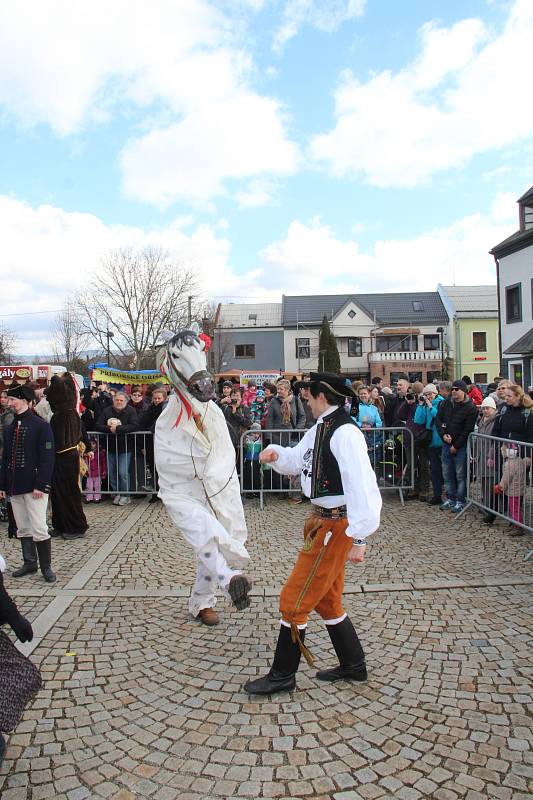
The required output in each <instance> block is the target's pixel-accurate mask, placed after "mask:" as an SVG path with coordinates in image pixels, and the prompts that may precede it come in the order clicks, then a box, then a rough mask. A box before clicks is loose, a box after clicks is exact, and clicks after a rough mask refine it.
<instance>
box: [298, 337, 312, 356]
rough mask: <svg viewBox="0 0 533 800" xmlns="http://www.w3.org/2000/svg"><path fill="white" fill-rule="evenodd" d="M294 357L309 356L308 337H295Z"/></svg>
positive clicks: (309, 342) (309, 341)
mask: <svg viewBox="0 0 533 800" xmlns="http://www.w3.org/2000/svg"><path fill="white" fill-rule="evenodd" d="M296 358H311V340H310V339H309V338H307V339H306V338H298V339H296Z"/></svg>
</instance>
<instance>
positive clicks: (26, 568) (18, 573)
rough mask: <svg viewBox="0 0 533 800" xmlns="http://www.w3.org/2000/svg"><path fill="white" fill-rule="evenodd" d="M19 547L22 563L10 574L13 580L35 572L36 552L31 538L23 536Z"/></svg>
mask: <svg viewBox="0 0 533 800" xmlns="http://www.w3.org/2000/svg"><path fill="white" fill-rule="evenodd" d="M20 546H21V547H22V561H23V563H22V566H21V567H19V569H16V570H15V571H14V572H12V573H11V575H12V576H13V577H14V578H22V577H23V576H24V575H29V574H30V573H31V572H37V550H36V549H35V542H34V541H33V539H32V538H31V536H23V537H22V538H21V540H20Z"/></svg>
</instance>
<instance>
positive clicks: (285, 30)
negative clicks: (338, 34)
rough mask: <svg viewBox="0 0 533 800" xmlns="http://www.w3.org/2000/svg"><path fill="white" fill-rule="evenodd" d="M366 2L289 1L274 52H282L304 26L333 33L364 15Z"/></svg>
mask: <svg viewBox="0 0 533 800" xmlns="http://www.w3.org/2000/svg"><path fill="white" fill-rule="evenodd" d="M365 7H366V0H287V2H286V3H285V7H284V9H283V13H282V20H281V24H280V26H279V28H278V29H277V31H276V33H275V36H274V44H273V46H274V50H281V49H282V48H283V47H284V45H285V44H287V42H288V41H289V40H290V39H292V38H294V37H295V36H296V35H297V34H298V32H299V31H300V29H301V28H302V27H303V26H304V25H310V26H311V27H313V28H316V29H317V30H319V31H324V32H325V33H333V32H334V31H336V30H337V29H338V28H339V26H340V25H341V24H342V23H343V22H346V21H347V20H350V19H353V18H354V17H359V16H361V15H362V14H363V13H364V10H365Z"/></svg>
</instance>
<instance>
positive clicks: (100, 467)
mask: <svg viewBox="0 0 533 800" xmlns="http://www.w3.org/2000/svg"><path fill="white" fill-rule="evenodd" d="M90 445H91V451H92V452H93V453H94V455H93V458H92V459H89V458H87V456H84V459H85V462H86V464H87V468H88V472H87V482H86V484H85V502H86V503H99V502H100V501H101V499H102V495H101V494H100V491H101V489H102V481H105V480H106V478H107V458H106V451H105V449H104V448H103V447H100V445H99V444H98V441H97V440H96V439H91V441H90Z"/></svg>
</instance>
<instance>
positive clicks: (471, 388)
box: [461, 375, 483, 408]
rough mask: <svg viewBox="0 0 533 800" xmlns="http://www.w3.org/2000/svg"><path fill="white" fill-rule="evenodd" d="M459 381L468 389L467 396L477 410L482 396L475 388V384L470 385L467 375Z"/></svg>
mask: <svg viewBox="0 0 533 800" xmlns="http://www.w3.org/2000/svg"><path fill="white" fill-rule="evenodd" d="M461 380H462V381H464V382H465V383H466V385H467V387H468V391H467V395H468V396H469V398H470V399H471V401H472V402H473V404H474V405H475V406H477V407H478V408H479V407H480V405H481V403H482V402H483V395H482V394H481V392H480V391H479V389H478V388H477V386H476V384H475V383H472V381H471V379H470V378H469V377H468V375H463V377H462V378H461Z"/></svg>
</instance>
